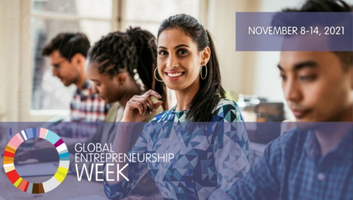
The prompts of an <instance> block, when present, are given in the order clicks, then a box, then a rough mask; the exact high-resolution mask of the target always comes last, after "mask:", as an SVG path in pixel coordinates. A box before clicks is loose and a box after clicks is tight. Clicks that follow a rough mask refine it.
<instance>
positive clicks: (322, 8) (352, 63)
mask: <svg viewBox="0 0 353 200" xmlns="http://www.w3.org/2000/svg"><path fill="white" fill-rule="evenodd" d="M282 12H347V13H349V12H352V7H351V6H350V5H348V4H347V3H345V2H344V1H342V0H308V1H306V2H305V3H304V5H303V6H302V7H300V8H299V9H292V8H286V9H283V10H282ZM295 20H297V19H291V18H286V17H283V18H281V17H278V18H277V19H275V20H274V21H273V22H272V23H273V24H275V25H281V24H286V23H291V21H295ZM351 22H352V21H351V20H350V21H347V22H344V21H341V22H340V23H343V24H344V23H351ZM349 26H350V27H351V26H352V25H351V24H349ZM348 32H349V33H348V34H352V32H351V31H349V30H348ZM350 37H351V36H350ZM333 53H335V54H336V55H337V56H338V58H339V59H340V61H341V64H342V66H343V69H344V70H345V71H347V70H348V69H349V67H353V52H352V51H333Z"/></svg>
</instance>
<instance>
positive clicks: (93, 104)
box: [48, 80, 109, 138]
mask: <svg viewBox="0 0 353 200" xmlns="http://www.w3.org/2000/svg"><path fill="white" fill-rule="evenodd" d="M91 88H92V83H91V82H90V81H88V80H87V81H86V82H85V84H84V85H83V87H82V89H80V90H79V89H77V90H76V91H75V93H74V96H73V99H72V101H71V104H70V108H71V114H70V118H69V119H68V120H67V121H66V120H65V121H64V122H60V123H57V124H52V125H51V126H50V127H48V128H49V129H50V130H51V131H54V132H55V133H57V134H58V135H60V136H62V137H68V138H88V137H90V136H92V135H93V134H94V133H95V132H96V130H97V127H98V122H101V121H104V119H105V117H106V115H107V113H108V110H109V109H108V105H107V104H105V102H104V101H103V100H102V99H101V98H99V97H98V95H97V94H94V93H93V91H92V89H91Z"/></svg>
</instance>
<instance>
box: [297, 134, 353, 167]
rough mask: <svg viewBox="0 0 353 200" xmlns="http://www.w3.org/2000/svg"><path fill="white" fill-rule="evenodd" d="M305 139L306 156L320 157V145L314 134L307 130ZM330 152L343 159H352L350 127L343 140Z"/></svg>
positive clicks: (352, 143)
mask: <svg viewBox="0 0 353 200" xmlns="http://www.w3.org/2000/svg"><path fill="white" fill-rule="evenodd" d="M300 134H308V136H307V139H306V141H305V145H304V148H305V149H304V150H305V153H306V155H307V156H309V157H311V158H314V159H319V158H320V157H321V151H320V145H319V143H318V141H317V138H316V135H315V133H314V132H313V131H308V132H307V133H304V132H302V133H300ZM330 153H333V154H334V155H335V156H337V157H339V158H343V159H351V160H352V159H353V129H351V130H350V131H349V132H348V133H347V135H346V136H345V137H344V138H343V140H342V141H341V142H340V143H339V145H337V147H335V148H334V149H333V150H332V151H330Z"/></svg>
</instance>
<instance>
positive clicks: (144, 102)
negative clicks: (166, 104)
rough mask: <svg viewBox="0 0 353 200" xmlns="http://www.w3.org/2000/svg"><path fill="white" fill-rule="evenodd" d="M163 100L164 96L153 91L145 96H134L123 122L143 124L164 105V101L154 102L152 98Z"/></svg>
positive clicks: (127, 106) (128, 104)
mask: <svg viewBox="0 0 353 200" xmlns="http://www.w3.org/2000/svg"><path fill="white" fill-rule="evenodd" d="M153 97H156V98H157V99H161V98H162V96H161V95H160V94H158V93H157V92H155V91H153V90H148V91H147V92H146V93H144V94H143V95H135V96H133V97H132V98H131V99H130V100H129V101H128V102H127V103H126V107H125V111H124V116H123V119H122V120H121V122H142V121H143V120H145V119H146V118H147V117H148V116H149V115H150V114H152V113H154V112H156V110H157V109H158V108H159V106H161V105H162V104H163V102H162V101H156V102H153V100H152V98H153Z"/></svg>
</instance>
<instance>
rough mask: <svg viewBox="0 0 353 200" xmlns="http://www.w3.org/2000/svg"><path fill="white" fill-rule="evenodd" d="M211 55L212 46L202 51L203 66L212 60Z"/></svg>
mask: <svg viewBox="0 0 353 200" xmlns="http://www.w3.org/2000/svg"><path fill="white" fill-rule="evenodd" d="M210 57H211V49H210V47H206V48H205V49H204V50H202V52H201V63H200V65H201V66H205V65H207V63H208V61H209V60H210Z"/></svg>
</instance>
